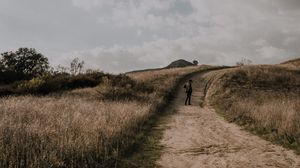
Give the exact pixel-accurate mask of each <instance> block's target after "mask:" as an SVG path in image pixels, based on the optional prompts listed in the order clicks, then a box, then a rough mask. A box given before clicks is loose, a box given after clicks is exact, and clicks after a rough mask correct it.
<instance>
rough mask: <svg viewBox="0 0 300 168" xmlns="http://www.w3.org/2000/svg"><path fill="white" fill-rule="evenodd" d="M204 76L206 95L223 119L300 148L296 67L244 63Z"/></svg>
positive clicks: (299, 79)
mask: <svg viewBox="0 0 300 168" xmlns="http://www.w3.org/2000/svg"><path fill="white" fill-rule="evenodd" d="M205 78H206V79H207V80H208V83H209V86H210V87H209V89H208V91H207V97H206V98H207V99H208V100H209V102H210V104H211V105H214V106H215V107H217V109H219V111H221V112H222V114H223V115H224V116H225V117H226V118H227V119H229V120H230V121H233V122H236V123H238V124H241V125H244V126H245V127H246V128H248V129H249V130H252V131H254V132H256V133H258V134H260V135H262V136H263V137H265V138H266V139H269V140H272V141H274V142H277V143H280V144H283V145H284V146H287V147H291V148H294V149H296V150H297V151H300V124H299V123H300V69H297V68H295V67H293V66H281V65H276V66H275V65H259V66H244V67H239V68H234V69H230V70H223V71H221V72H218V73H216V72H214V73H211V74H208V75H207V76H206V77H205Z"/></svg>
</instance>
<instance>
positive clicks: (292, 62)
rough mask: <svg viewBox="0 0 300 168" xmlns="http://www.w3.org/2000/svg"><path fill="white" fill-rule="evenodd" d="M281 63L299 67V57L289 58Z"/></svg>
mask: <svg viewBox="0 0 300 168" xmlns="http://www.w3.org/2000/svg"><path fill="white" fill-rule="evenodd" d="M281 64H282V65H290V66H296V67H300V58H296V59H293V60H289V61H286V62H283V63H281Z"/></svg>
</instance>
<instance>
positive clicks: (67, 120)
mask: <svg viewBox="0 0 300 168" xmlns="http://www.w3.org/2000/svg"><path fill="white" fill-rule="evenodd" d="M204 69H206V67H197V68H178V69H172V70H161V71H155V72H153V73H151V72H145V73H144V75H143V73H138V74H130V75H129V76H131V77H132V78H134V79H135V80H137V81H138V82H142V81H143V82H146V83H147V84H149V85H151V86H153V87H155V90H154V91H153V92H151V93H149V95H148V99H147V100H146V101H138V100H135V99H127V100H124V101H121V100H118V101H111V100H103V98H102V99H99V92H98V90H97V89H99V87H96V88H85V89H77V90H73V91H70V92H65V93H63V94H60V95H58V94H53V95H49V96H45V97H35V96H20V97H7V98H1V99H0V119H1V120H0V153H1V155H0V167H109V166H112V165H111V164H112V163H113V164H116V161H117V160H118V158H119V157H120V155H121V154H122V151H124V149H126V148H128V147H129V146H130V145H131V144H133V143H135V136H136V135H137V133H138V132H139V130H140V127H141V126H142V125H141V124H142V123H144V122H145V121H147V120H148V119H149V117H150V116H152V115H153V114H155V112H156V110H157V108H158V107H159V106H160V105H163V104H164V103H165V101H167V99H166V95H168V94H169V93H170V91H171V90H172V89H174V87H175V85H176V83H177V82H178V80H179V79H180V78H182V77H183V76H184V75H187V74H189V73H192V72H195V71H199V70H204ZM100 88H101V87H100ZM143 94H145V93H143ZM143 96H145V95H143Z"/></svg>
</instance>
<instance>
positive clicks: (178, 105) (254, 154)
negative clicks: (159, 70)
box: [157, 74, 300, 168]
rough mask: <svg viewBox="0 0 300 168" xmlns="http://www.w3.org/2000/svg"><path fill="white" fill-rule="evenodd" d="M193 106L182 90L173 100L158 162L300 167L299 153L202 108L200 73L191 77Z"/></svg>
mask: <svg viewBox="0 0 300 168" xmlns="http://www.w3.org/2000/svg"><path fill="white" fill-rule="evenodd" d="M193 80H194V84H193V86H194V93H193V100H192V106H184V98H185V97H184V96H185V95H184V92H183V91H182V92H180V93H178V95H177V96H176V98H175V100H174V101H173V105H172V106H173V108H172V109H170V110H172V111H176V112H175V113H174V114H173V115H171V116H170V117H169V118H168V119H167V121H166V122H163V123H161V125H160V127H165V128H166V130H165V132H164V135H163V138H162V140H161V144H162V145H163V146H165V148H164V149H163V151H162V156H161V158H160V159H159V160H158V161H157V165H159V166H161V167H170V168H171V167H172V168H177V167H178V168H202V167H208V168H226V167H228V168H232V167H234V168H235V167H236V168H243V167H245V168H251V167H255V168H257V167H279V168H292V167H295V168H296V167H297V168H298V167H299V168H300V156H298V155H296V154H294V152H293V151H290V150H287V149H284V148H282V147H280V146H277V145H274V144H272V143H270V142H268V141H266V140H263V139H261V138H259V137H257V136H255V135H252V134H251V133H249V132H247V131H245V130H242V129H241V128H240V127H239V126H237V125H235V124H233V123H228V122H226V121H225V120H224V119H223V118H222V117H220V116H219V115H218V114H216V113H215V112H214V110H213V109H210V108H209V107H204V108H201V107H200V106H199V102H200V100H201V98H202V97H203V87H204V86H203V82H201V81H202V80H201V74H199V75H196V76H194V77H193Z"/></svg>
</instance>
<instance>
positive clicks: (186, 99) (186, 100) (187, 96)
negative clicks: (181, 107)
mask: <svg viewBox="0 0 300 168" xmlns="http://www.w3.org/2000/svg"><path fill="white" fill-rule="evenodd" d="M188 99H189V95H188V94H187V95H186V98H185V103H184V104H185V105H187V102H188Z"/></svg>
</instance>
